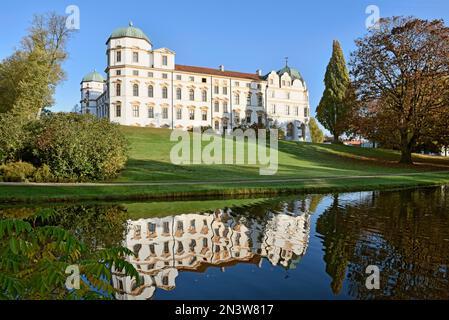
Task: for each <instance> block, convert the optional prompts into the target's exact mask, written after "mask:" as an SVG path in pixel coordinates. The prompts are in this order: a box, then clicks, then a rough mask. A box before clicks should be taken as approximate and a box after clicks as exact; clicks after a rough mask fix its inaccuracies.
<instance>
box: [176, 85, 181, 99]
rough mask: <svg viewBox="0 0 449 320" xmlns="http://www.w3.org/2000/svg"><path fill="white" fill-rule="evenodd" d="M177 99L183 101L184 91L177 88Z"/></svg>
mask: <svg viewBox="0 0 449 320" xmlns="http://www.w3.org/2000/svg"><path fill="white" fill-rule="evenodd" d="M176 99H177V100H182V90H181V88H177V89H176Z"/></svg>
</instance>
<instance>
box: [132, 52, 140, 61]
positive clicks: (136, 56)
mask: <svg viewBox="0 0 449 320" xmlns="http://www.w3.org/2000/svg"><path fill="white" fill-rule="evenodd" d="M133 62H135V63H138V62H139V53H138V52H133Z"/></svg>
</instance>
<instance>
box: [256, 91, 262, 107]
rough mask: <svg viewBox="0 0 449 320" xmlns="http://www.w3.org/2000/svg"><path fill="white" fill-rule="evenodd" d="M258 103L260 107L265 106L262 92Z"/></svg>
mask: <svg viewBox="0 0 449 320" xmlns="http://www.w3.org/2000/svg"><path fill="white" fill-rule="evenodd" d="M257 104H258V105H259V107H263V96H262V95H261V94H260V95H259V96H258V97H257Z"/></svg>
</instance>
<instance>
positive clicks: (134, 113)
mask: <svg viewBox="0 0 449 320" xmlns="http://www.w3.org/2000/svg"><path fill="white" fill-rule="evenodd" d="M133 117H134V118H138V117H139V106H133Z"/></svg>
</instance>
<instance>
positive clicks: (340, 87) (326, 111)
mask: <svg viewBox="0 0 449 320" xmlns="http://www.w3.org/2000/svg"><path fill="white" fill-rule="evenodd" d="M324 84H325V89H324V93H323V97H322V98H321V101H320V104H319V105H318V108H317V119H318V121H320V122H321V124H322V125H323V126H324V127H325V128H326V129H327V130H329V131H330V132H331V133H332V135H333V136H334V141H335V142H338V141H339V137H340V136H341V135H342V134H343V133H344V132H345V131H346V129H347V126H348V122H347V116H348V110H349V109H350V106H349V105H348V101H347V99H348V88H349V85H350V79H349V73H348V69H347V67H346V61H345V58H344V55H343V51H342V49H341V46H340V43H339V42H338V41H334V43H333V51H332V57H331V60H330V62H329V64H328V66H327V70H326V75H325V78H324Z"/></svg>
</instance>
